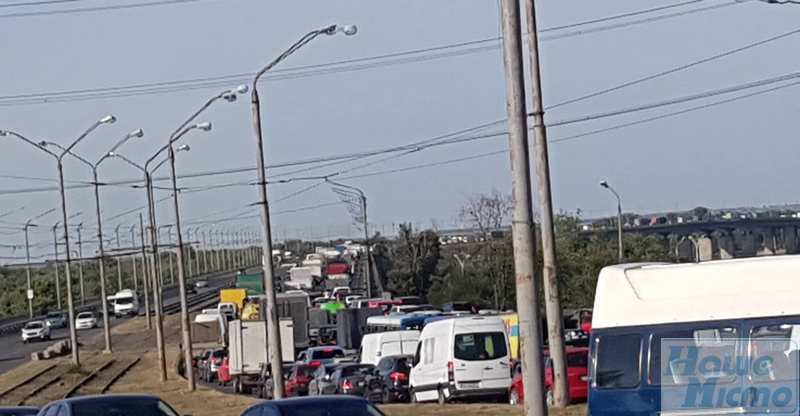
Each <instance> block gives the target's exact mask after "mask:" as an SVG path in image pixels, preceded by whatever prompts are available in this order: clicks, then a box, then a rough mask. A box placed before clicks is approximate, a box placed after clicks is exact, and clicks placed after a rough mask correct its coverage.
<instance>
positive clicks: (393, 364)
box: [378, 355, 414, 403]
mask: <svg viewBox="0 0 800 416" xmlns="http://www.w3.org/2000/svg"><path fill="white" fill-rule="evenodd" d="M413 360H414V356H413V355H394V356H390V357H383V358H381V360H380V361H379V362H378V374H380V376H381V379H382V380H383V402H384V403H392V402H406V401H408V399H409V395H408V376H409V374H410V373H411V363H412V361H413Z"/></svg>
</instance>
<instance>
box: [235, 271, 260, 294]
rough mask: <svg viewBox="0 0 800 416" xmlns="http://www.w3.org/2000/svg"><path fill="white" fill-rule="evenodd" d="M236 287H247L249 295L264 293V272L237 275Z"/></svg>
mask: <svg viewBox="0 0 800 416" xmlns="http://www.w3.org/2000/svg"><path fill="white" fill-rule="evenodd" d="M236 288H237V289H245V290H246V291H247V295H248V296H259V295H263V294H264V274H263V273H256V274H239V275H237V276H236Z"/></svg>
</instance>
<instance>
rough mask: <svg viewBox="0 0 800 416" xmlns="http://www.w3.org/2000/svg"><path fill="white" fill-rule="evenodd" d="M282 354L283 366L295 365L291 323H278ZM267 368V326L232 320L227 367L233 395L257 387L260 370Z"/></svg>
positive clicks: (289, 320)
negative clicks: (292, 363) (287, 364)
mask: <svg viewBox="0 0 800 416" xmlns="http://www.w3.org/2000/svg"><path fill="white" fill-rule="evenodd" d="M279 324H280V333H281V354H282V355H283V361H284V362H285V363H291V362H293V361H294V358H295V355H294V345H295V340H294V328H293V326H294V325H293V324H292V320H291V319H289V318H282V319H280V321H279ZM268 364H269V351H268V344H267V328H266V322H265V321H263V320H259V321H242V320H238V319H237V320H235V321H231V322H229V323H228V365H229V367H230V376H231V380H232V382H233V390H234V392H236V393H249V392H250V391H252V389H253V387H256V386H257V385H258V379H259V375H260V374H261V368H262V367H263V366H265V365H268Z"/></svg>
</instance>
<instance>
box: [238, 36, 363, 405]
mask: <svg viewBox="0 0 800 416" xmlns="http://www.w3.org/2000/svg"><path fill="white" fill-rule="evenodd" d="M340 31H341V32H343V33H344V34H346V35H355V34H356V31H357V29H356V27H355V26H343V27H338V26H336V25H331V26H327V27H324V28H322V29H318V30H313V31H311V32H309V33H308V34H306V35H305V36H303V37H302V38H300V40H298V41H297V42H295V43H294V44H293V45H292V46H290V47H289V49H287V50H286V51H285V52H283V53H282V54H281V55H280V56H278V57H277V58H275V59H274V60H273V61H272V62H270V63H269V64H267V66H265V67H263V68H261V70H260V71H258V73H256V75H255V77H253V82H252V85H251V88H252V93H251V96H250V98H251V104H252V107H253V128H254V130H255V136H256V146H257V149H256V151H257V153H256V162H257V165H258V166H257V169H258V192H259V195H260V204H261V225H262V227H263V228H262V230H261V231H262V234H261V238H262V265H263V270H264V275H263V282H264V291H265V292H266V297H267V302H266V310H265V311H264V315H265V316H266V318H267V341H268V342H269V348H268V351H269V364H270V367H271V370H272V377H273V380H283V359H282V354H281V342H280V341H281V338H280V336H281V334H280V331H279V329H278V314H277V309H276V307H275V285H274V277H273V270H272V241H271V240H272V235H271V234H270V233H271V232H272V231H271V227H270V219H269V202H268V199H267V179H266V171H265V167H264V139H263V136H262V132H261V103H260V101H259V98H258V80H259V79H260V78H261V77H262V76H263V75H264V74H265V73H266V72H267V71H269V70H270V69H272V68H273V67H274V66H275V65H277V64H278V63H280V62H281V61H283V60H284V59H286V58H287V57H289V56H290V55H291V54H292V53H294V52H295V51H297V50H298V49H300V48H302V47H303V46H304V45H305V44H307V43H308V42H311V41H312V40H313V39H314V38H316V37H317V36H319V35H322V34H326V35H332V34H334V33H337V32H340ZM283 395H284V390H283V383H273V397H274V398H276V399H281V398H283Z"/></svg>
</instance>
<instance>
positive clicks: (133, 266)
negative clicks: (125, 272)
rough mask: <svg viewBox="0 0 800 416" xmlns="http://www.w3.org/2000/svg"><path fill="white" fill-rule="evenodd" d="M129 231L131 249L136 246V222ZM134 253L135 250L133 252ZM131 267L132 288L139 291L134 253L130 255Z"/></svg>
mask: <svg viewBox="0 0 800 416" xmlns="http://www.w3.org/2000/svg"><path fill="white" fill-rule="evenodd" d="M130 232H131V249H133V248H135V247H136V224H133V225H132V226H131V229H130ZM134 253H135V252H134ZM131 269H132V271H133V290H134V291H136V292H137V293H138V292H139V280H138V279H137V276H136V275H137V273H136V272H137V270H136V255H135V254H134V255H132V256H131Z"/></svg>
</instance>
